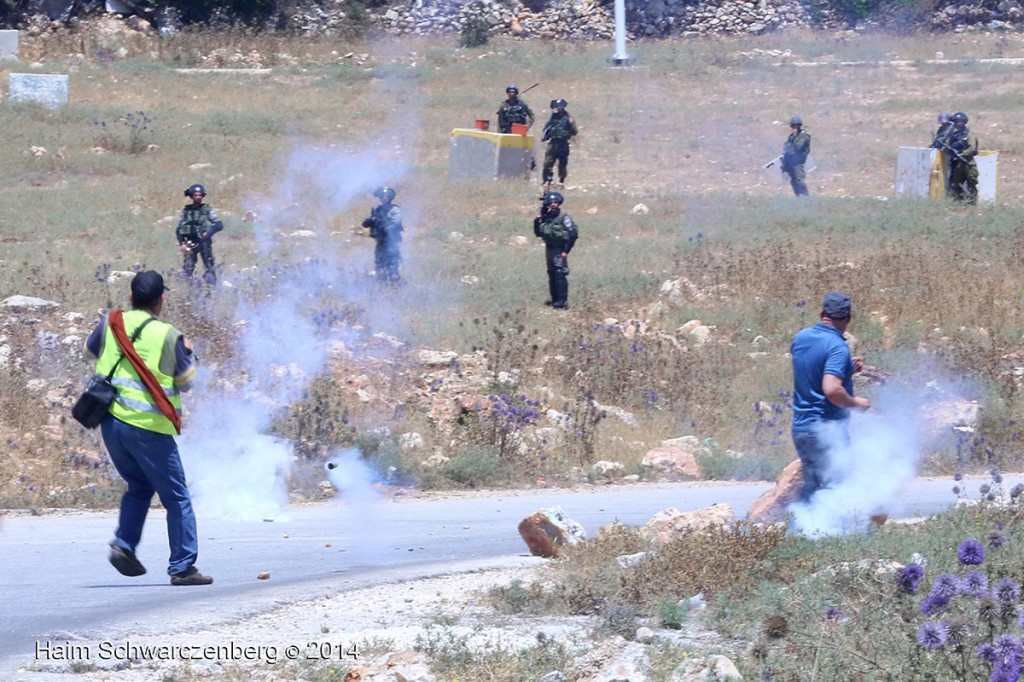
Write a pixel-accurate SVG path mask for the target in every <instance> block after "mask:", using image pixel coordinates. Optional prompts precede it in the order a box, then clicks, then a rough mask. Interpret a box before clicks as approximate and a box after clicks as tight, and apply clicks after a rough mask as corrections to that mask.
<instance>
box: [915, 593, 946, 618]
mask: <svg viewBox="0 0 1024 682" xmlns="http://www.w3.org/2000/svg"><path fill="white" fill-rule="evenodd" d="M948 603H949V600H948V599H946V598H945V597H940V596H938V595H934V594H931V595H928V597H926V598H925V600H924V601H923V602H921V613H923V614H924V615H926V616H934V615H935V614H936V613H940V612H941V611H942V610H943V609H944V608H946V605H947V604H948Z"/></svg>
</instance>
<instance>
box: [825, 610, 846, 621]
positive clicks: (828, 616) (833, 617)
mask: <svg viewBox="0 0 1024 682" xmlns="http://www.w3.org/2000/svg"><path fill="white" fill-rule="evenodd" d="M840 615H842V614H840V612H839V607H837V606H829V607H827V608H826V609H825V614H824V618H825V620H827V621H828V622H830V623H838V622H839V617H840Z"/></svg>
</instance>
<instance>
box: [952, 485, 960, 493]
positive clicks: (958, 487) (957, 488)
mask: <svg viewBox="0 0 1024 682" xmlns="http://www.w3.org/2000/svg"><path fill="white" fill-rule="evenodd" d="M953 494H954V495H959V494H960V486H958V485H955V486H953Z"/></svg>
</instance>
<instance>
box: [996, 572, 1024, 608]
mask: <svg viewBox="0 0 1024 682" xmlns="http://www.w3.org/2000/svg"><path fill="white" fill-rule="evenodd" d="M992 594H993V595H994V596H995V598H996V600H997V601H998V602H999V603H1000V604H1003V605H1004V606H1014V605H1015V604H1016V603H1017V602H1018V601H1020V585H1018V584H1017V583H1016V582H1014V580H1013V579H1012V578H1000V579H999V580H997V581H996V584H995V585H993V586H992Z"/></svg>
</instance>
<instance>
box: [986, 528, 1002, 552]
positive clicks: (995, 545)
mask: <svg viewBox="0 0 1024 682" xmlns="http://www.w3.org/2000/svg"><path fill="white" fill-rule="evenodd" d="M1005 544H1006V536H1005V535H1003V534H1002V533H1000V532H999V531H997V530H994V531H992V532H991V533H989V534H988V546H989V547H991V548H992V549H999V548H1000V547H1002V546H1003V545H1005Z"/></svg>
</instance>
